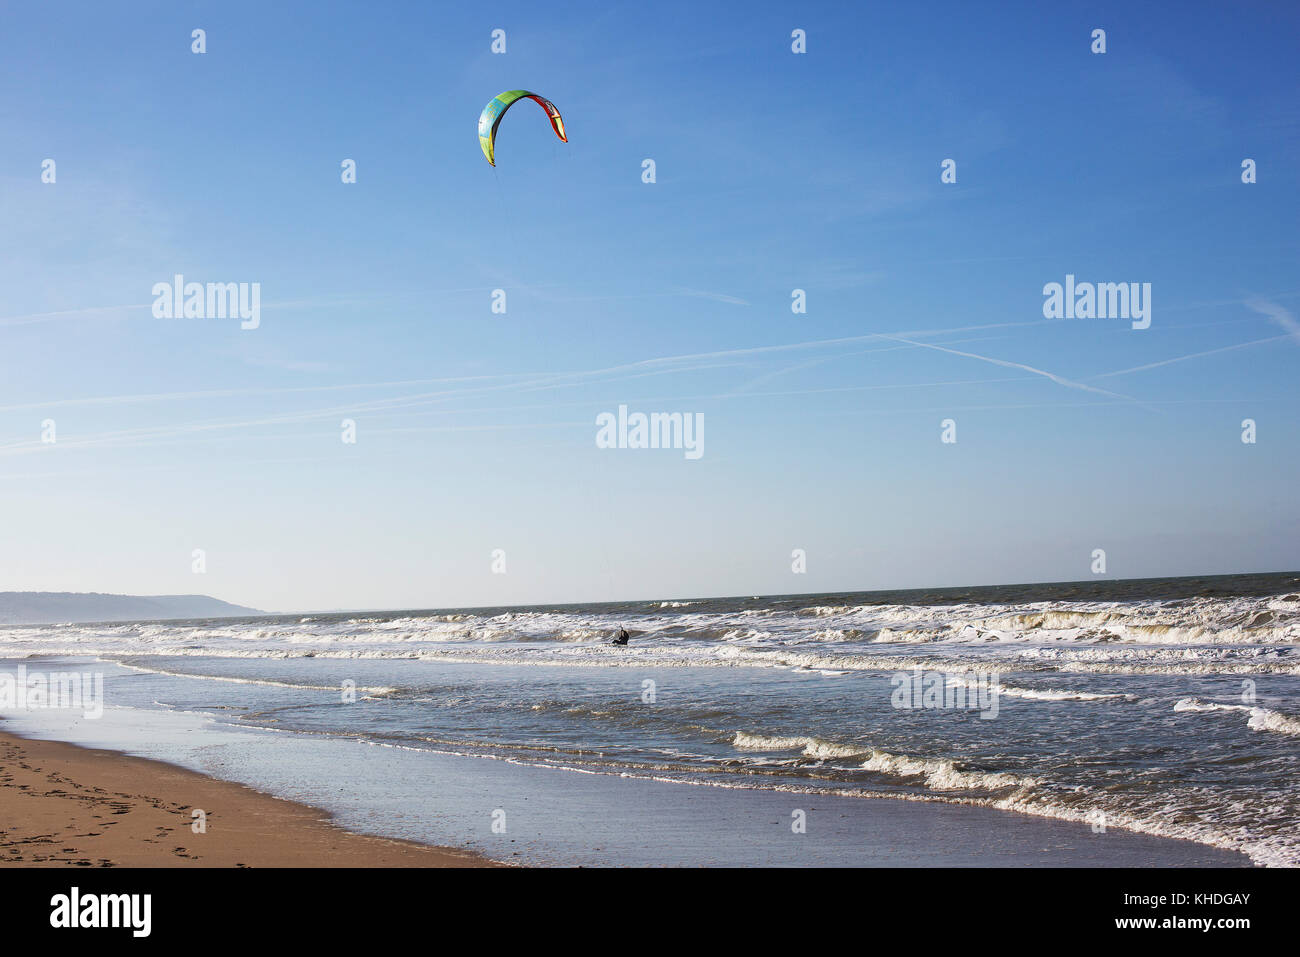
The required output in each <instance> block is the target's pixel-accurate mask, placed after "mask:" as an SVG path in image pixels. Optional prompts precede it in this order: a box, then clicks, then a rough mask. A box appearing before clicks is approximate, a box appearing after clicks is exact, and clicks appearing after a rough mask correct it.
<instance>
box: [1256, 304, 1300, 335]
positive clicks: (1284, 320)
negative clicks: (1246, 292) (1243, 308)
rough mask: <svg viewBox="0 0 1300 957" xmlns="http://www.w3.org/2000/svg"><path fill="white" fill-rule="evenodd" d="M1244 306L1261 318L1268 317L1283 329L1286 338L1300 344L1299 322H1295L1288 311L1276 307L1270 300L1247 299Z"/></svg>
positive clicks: (1278, 306)
mask: <svg viewBox="0 0 1300 957" xmlns="http://www.w3.org/2000/svg"><path fill="white" fill-rule="evenodd" d="M1246 305H1247V307H1249V308H1250V309H1253V310H1254V311H1255V312H1257V313H1259V314H1260V315H1261V316H1268V318H1270V319H1272V320H1273V321H1274V322H1276V323H1277V324H1278V325H1279V326H1281V327H1282V328H1283V329H1285V330H1286V333H1287V335H1288V336H1290V337H1291V338H1292V339H1294V340H1296V342H1300V322H1296V318H1295V316H1293V315H1291V311H1290V310H1289V309H1286V308H1285V307H1283V306H1280V305H1278V304H1277V303H1276V302H1273V301H1272V300H1271V299H1249V300H1247V301H1246Z"/></svg>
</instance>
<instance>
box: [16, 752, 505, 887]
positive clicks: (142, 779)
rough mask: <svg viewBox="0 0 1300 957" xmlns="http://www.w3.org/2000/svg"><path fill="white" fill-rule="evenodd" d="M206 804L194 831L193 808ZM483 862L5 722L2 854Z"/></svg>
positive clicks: (309, 863) (180, 861)
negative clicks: (202, 822)
mask: <svg viewBox="0 0 1300 957" xmlns="http://www.w3.org/2000/svg"><path fill="white" fill-rule="evenodd" d="M196 808H198V809H202V810H203V811H204V812H205V814H206V832H205V833H195V832H194V830H193V825H194V823H195V820H194V818H193V817H192V812H193V810H194V809H196ZM13 865H28V866H30V865H36V866H42V865H44V866H52V867H56V866H81V867H169V866H173V867H481V866H491V865H492V862H491V861H489V860H488V859H487V858H485V857H481V856H479V855H477V854H473V853H471V852H468V851H461V850H456V849H454V848H442V847H429V846H426V845H423V844H415V843H411V842H408V841H399V840H388V839H385V838H380V837H371V836H367V835H363V834H355V833H352V832H350V831H345V830H342V829H341V828H338V827H335V826H334V825H332V824H331V823H330V822H329V820H328V817H327V816H326V815H325V814H324V813H323V812H322V811H319V810H317V809H315V808H312V807H308V806H307V805H305V804H297V803H295V802H292V801H285V800H282V799H280V798H275V797H271V796H270V795H267V794H263V793H261V792H259V791H254V790H253V789H251V788H247V787H244V786H243V785H241V784H233V783H230V782H227V781H220V780H217V779H215V778H209V777H206V776H204V775H202V774H197V773H195V772H193V771H187V770H185V769H183V768H178V767H174V766H173V765H170V764H164V763H162V762H158V761H150V760H147V759H145V758H137V757H130V756H127V755H123V754H119V753H117V752H115V751H99V750H92V749H89V748H82V747H78V746H76V745H72V744H64V743H63V742H59V741H34V740H28V739H24V738H18V737H14V736H13V735H10V734H5V733H3V732H0V866H13Z"/></svg>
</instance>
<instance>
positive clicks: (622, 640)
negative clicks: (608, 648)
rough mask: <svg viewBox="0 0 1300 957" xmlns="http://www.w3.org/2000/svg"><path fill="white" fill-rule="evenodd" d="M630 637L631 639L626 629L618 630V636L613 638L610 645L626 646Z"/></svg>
mask: <svg viewBox="0 0 1300 957" xmlns="http://www.w3.org/2000/svg"><path fill="white" fill-rule="evenodd" d="M631 637H632V636H631V635H629V634H628V633H627V629H626V628H620V629H619V630H618V634H617V635H615V636H614V640H613V641H611V642H610V644H611V645H626V644H627V641H628V639H629V638H631Z"/></svg>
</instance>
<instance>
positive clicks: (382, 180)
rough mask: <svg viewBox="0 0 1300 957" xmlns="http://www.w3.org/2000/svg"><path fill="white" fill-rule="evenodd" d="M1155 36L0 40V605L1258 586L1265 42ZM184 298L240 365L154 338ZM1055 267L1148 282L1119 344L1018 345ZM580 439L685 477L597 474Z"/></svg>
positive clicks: (32, 18) (751, 5)
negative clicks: (231, 289) (163, 309)
mask: <svg viewBox="0 0 1300 957" xmlns="http://www.w3.org/2000/svg"><path fill="white" fill-rule="evenodd" d="M1155 6H1157V5H1151V4H1142V5H1134V4H1128V3H1115V4H1097V3H1093V4H1065V3H1052V4H1042V3H1037V2H1033V3H1025V4H1019V5H1011V4H989V5H975V4H970V3H966V2H959V3H948V4H944V3H940V4H862V3H845V4H842V5H836V4H826V3H817V4H798V5H796V4H784V3H782V4H775V3H756V2H746V3H743V4H742V3H729V4H721V3H719V4H700V3H691V2H688V3H653V4H610V3H607V2H601V3H591V4H578V3H572V4H571V3H565V4H545V5H543V4H536V3H518V4H432V3H415V2H412V3H389V4H378V3H311V4H267V3H236V2H222V3H184V4H179V3H161V2H160V3H132V4H124V5H116V4H114V5H107V4H101V3H46V4H30V3H29V4H18V3H10V4H7V5H5V6H4V7H3V8H0V20H2V23H0V122H2V124H3V126H2V129H3V135H2V136H0V289H2V290H3V296H2V298H0V370H3V376H2V377H0V590H71V591H106V592H127V593H143V594H163V593H207V594H212V595H215V596H217V597H220V598H224V599H227V600H230V601H235V602H238V603H241V604H249V605H254V606H257V607H260V608H266V609H271V610H298V609H311V608H341V607H348V608H359V607H413V606H414V607H420V606H447V605H468V604H498V603H527V602H559V601H585V600H606V599H608V600H615V599H630V598H642V597H644V598H654V597H686V596H701V595H718V594H763V593H789V592H810V591H827V590H841V589H875V588H885V587H913V586H914V587H921V586H930V585H943V584H974V583H1001V582H1012V581H1044V580H1063V579H1083V578H1089V577H1091V576H1092V569H1091V565H1092V561H1093V559H1092V553H1093V550H1094V549H1098V548H1100V549H1104V550H1105V552H1106V563H1107V568H1106V575H1107V577H1143V576H1156V575H1173V574H1199V573H1227V572H1241V571H1262V570H1277V569H1290V568H1296V567H1300V534H1298V533H1300V504H1298V503H1297V496H1296V486H1297V476H1298V475H1300V402H1298V401H1297V400H1300V387H1298V386H1297V375H1296V370H1297V359H1298V358H1300V351H1298V350H1300V325H1297V321H1296V318H1295V317H1297V316H1300V270H1298V269H1297V264H1298V263H1300V237H1298V231H1297V223H1300V188H1298V187H1297V177H1298V176H1300V68H1298V67H1297V59H1296V44H1297V38H1298V37H1300V12H1298V11H1297V8H1296V7H1295V6H1294V5H1291V4H1282V3H1276V4H1273V3H1263V4H1249V3H1247V4H1213V5H1210V4H1205V5H1202V4H1194V3H1169V4H1164V5H1161V6H1164V7H1165V8H1167V9H1166V10H1164V11H1160V10H1157V9H1154V7H1155ZM1136 7H1141V8H1142V9H1134V8H1136ZM196 28H201V29H203V30H205V31H206V44H207V52H206V53H204V54H201V55H200V54H195V53H193V52H191V43H192V40H191V31H192V30H194V29H196ZM498 28H500V29H503V30H505V31H506V52H505V53H504V54H494V53H493V52H492V51H491V49H490V46H491V42H492V36H491V34H492V31H493V30H494V29H498ZM1096 28H1101V29H1104V30H1105V31H1106V52H1105V53H1104V54H1094V53H1092V52H1091V51H1090V47H1091V45H1092V42H1093V41H1092V39H1091V33H1092V31H1093V30H1094V29H1096ZM795 29H802V30H805V31H806V36H807V52H806V53H804V54H796V53H794V52H792V50H791V44H792V39H791V33H792V31H793V30H795ZM512 88H526V89H529V90H535V91H537V92H539V93H541V94H543V95H545V96H547V97H549V98H550V99H551V100H552V101H554V103H555V104H556V105H557V106H558V108H559V109H560V111H561V113H562V114H563V116H564V120H565V124H566V127H567V130H568V134H569V142H568V143H567V144H565V143H561V142H560V141H559V140H558V139H557V138H556V137H555V136H554V135H553V134H552V132H551V129H550V126H549V124H548V123H547V120H546V116H545V114H544V113H543V111H542V110H541V109H539V108H538V107H537V106H536V104H534V103H532V102H529V101H523V102H521V103H519V104H517V105H516V106H515V107H514V108H513V109H512V110H511V111H510V112H509V113H508V114H507V115H506V117H505V119H504V121H503V122H502V124H501V130H500V135H499V137H498V141H497V167H496V168H495V169H493V168H492V167H491V166H489V165H488V164H487V162H486V161H485V159H484V157H483V154H482V153H481V151H480V148H479V144H478V139H477V135H476V124H477V120H478V115H479V112H480V110H482V108H483V106H484V105H485V104H486V103H487V102H488V101H489V100H490V99H491V97H492V96H493V95H494V94H496V93H498V92H500V91H502V90H507V89H512ZM1247 158H1249V159H1253V160H1254V161H1255V163H1256V171H1257V173H1256V175H1257V182H1255V183H1252V184H1246V183H1243V182H1242V161H1243V160H1244V159H1247ZM47 159H52V160H54V161H55V164H56V165H55V182H53V183H47V182H42V164H43V162H44V161H45V160H47ZM346 159H352V160H355V162H356V179H357V181H356V182H355V183H352V184H345V183H343V182H342V181H341V164H342V163H343V161H344V160H346ZM645 159H652V160H654V163H655V174H656V181H655V182H654V183H645V182H643V181H642V170H643V166H642V164H643V160H645ZM945 159H952V160H954V161H955V163H956V178H957V181H956V182H955V183H943V182H941V181H940V174H941V164H942V163H943V161H944V160H945ZM177 273H180V274H183V275H184V276H185V278H186V280H187V281H198V282H205V283H206V282H223V283H224V282H249V283H252V282H256V283H260V290H261V317H260V320H261V321H260V326H259V327H258V328H256V329H247V330H246V329H241V328H240V323H239V321H238V320H237V319H225V318H192V319H160V318H155V317H154V315H153V308H152V306H153V302H154V294H153V292H152V290H153V286H154V284H155V283H159V282H169V281H170V280H171V278H172V277H173V276H174V275H175V274H177ZM1067 274H1072V275H1074V276H1076V277H1077V280H1078V281H1080V282H1084V281H1091V282H1136V283H1150V284H1151V324H1150V327H1149V328H1148V329H1144V330H1134V329H1132V328H1131V324H1130V323H1129V322H1128V321H1125V320H1122V319H1045V318H1044V316H1043V304H1044V294H1043V287H1044V285H1045V284H1047V283H1051V282H1059V283H1064V282H1065V277H1066V275H1067ZM495 289H502V290H505V292H506V303H507V305H506V313H505V314H504V315H502V314H494V313H493V312H492V310H491V304H492V294H493V290H495ZM795 289H802V290H805V292H806V299H807V311H806V313H802V314H796V313H794V312H793V311H792V309H791V303H792V291H793V290H795ZM900 338H901V339H903V340H906V341H900ZM995 360H996V361H995ZM1175 360H1176V361H1175ZM620 404H625V405H627V406H628V407H629V409H630V410H631V411H642V412H646V413H649V412H685V413H701V414H702V415H703V417H704V423H705V427H704V446H703V449H704V454H703V455H702V457H700V458H699V459H696V460H690V459H687V458H686V457H685V455H684V454H683V452H682V451H681V450H664V449H601V448H598V447H597V445H596V441H595V439H596V431H597V430H596V425H595V422H596V417H597V416H598V415H599V414H600V413H602V412H615V411H617V409H618V406H619V405H620ZM1247 418H1250V419H1254V420H1255V422H1256V428H1257V435H1256V437H1257V441H1256V442H1255V443H1254V444H1247V443H1243V442H1242V432H1243V429H1242V425H1241V423H1242V420H1243V419H1247ZM344 419H352V420H354V421H355V422H356V442H355V443H354V444H348V443H345V442H343V441H342V426H341V423H342V421H343V420H344ZM945 419H953V420H954V421H955V423H956V437H957V441H956V442H955V443H948V444H945V443H944V442H942V441H941V422H942V421H943V420H945ZM46 420H53V422H54V427H55V433H54V437H55V439H56V441H54V442H53V443H50V442H43V441H42V438H43V426H42V423H44V422H45V421H46ZM45 437H48V436H45ZM195 549H202V550H203V551H204V553H205V556H206V572H205V573H204V574H202V575H199V574H195V573H194V571H193V568H192V555H193V552H194V550H195ZM494 549H502V550H504V553H505V562H506V565H505V568H506V572H505V574H494V573H493V572H492V553H493V550H494ZM794 549H804V550H805V552H806V555H807V572H806V573H805V574H794V573H793V572H792V570H791V563H792V558H791V553H792V551H793V550H794Z"/></svg>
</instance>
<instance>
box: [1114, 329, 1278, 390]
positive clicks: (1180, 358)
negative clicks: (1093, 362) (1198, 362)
mask: <svg viewBox="0 0 1300 957" xmlns="http://www.w3.org/2000/svg"><path fill="white" fill-rule="evenodd" d="M1292 336H1297V334H1296V333H1288V334H1284V335H1280V336H1270V337H1269V338H1267V339H1252V340H1251V341H1250V342H1238V343H1237V344H1236V345H1231V346H1223V347H1221V348H1219V349H1206V350H1205V351H1204V352H1193V353H1192V354H1191V355H1186V356H1174V358H1172V359H1161V360H1160V361H1159V362H1148V363H1147V364H1146V365H1144V366H1134V367H1133V368H1131V369H1120V370H1118V371H1116V372H1103V373H1101V374H1100V375H1095V376H1093V378H1094V379H1106V378H1109V377H1110V376H1114V375H1128V374H1129V373H1130V372H1145V371H1146V370H1147V369H1156V368H1159V367H1160V366H1167V365H1172V364H1173V363H1175V362H1186V361H1187V360H1188V359H1199V358H1200V357H1201V356H1212V355H1215V354H1217V353H1220V352H1232V351H1233V350H1234V349H1245V348H1246V347H1247V346H1258V345H1261V344H1263V343H1265V342H1277V341H1278V340H1279V339H1290V338H1291V337H1292ZM1297 338H1300V336H1297Z"/></svg>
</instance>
